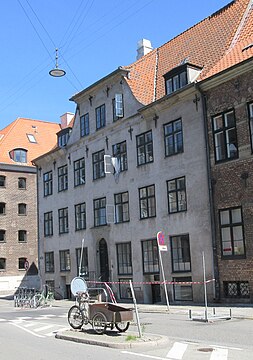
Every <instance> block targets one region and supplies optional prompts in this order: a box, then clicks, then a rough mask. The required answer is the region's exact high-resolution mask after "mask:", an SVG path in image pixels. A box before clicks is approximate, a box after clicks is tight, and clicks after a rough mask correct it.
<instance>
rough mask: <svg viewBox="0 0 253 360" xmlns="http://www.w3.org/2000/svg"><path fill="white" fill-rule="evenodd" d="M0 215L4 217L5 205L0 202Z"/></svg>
mask: <svg viewBox="0 0 253 360" xmlns="http://www.w3.org/2000/svg"><path fill="white" fill-rule="evenodd" d="M0 215H5V203H3V202H0Z"/></svg>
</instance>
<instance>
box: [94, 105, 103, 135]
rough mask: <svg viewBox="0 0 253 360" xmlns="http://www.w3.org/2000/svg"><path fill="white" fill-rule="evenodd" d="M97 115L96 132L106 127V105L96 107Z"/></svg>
mask: <svg viewBox="0 0 253 360" xmlns="http://www.w3.org/2000/svg"><path fill="white" fill-rule="evenodd" d="M95 113H96V130H99V129H102V128H104V127H105V125H106V112H105V104H102V105H100V106H98V107H96V109H95Z"/></svg>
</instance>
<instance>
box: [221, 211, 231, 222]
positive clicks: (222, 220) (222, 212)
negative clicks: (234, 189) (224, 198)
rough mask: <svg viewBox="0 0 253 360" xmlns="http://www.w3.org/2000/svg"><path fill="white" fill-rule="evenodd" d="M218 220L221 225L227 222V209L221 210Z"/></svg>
mask: <svg viewBox="0 0 253 360" xmlns="http://www.w3.org/2000/svg"><path fill="white" fill-rule="evenodd" d="M220 222H221V225H226V224H229V211H228V210H225V211H221V213H220Z"/></svg>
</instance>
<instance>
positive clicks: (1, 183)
mask: <svg viewBox="0 0 253 360" xmlns="http://www.w3.org/2000/svg"><path fill="white" fill-rule="evenodd" d="M1 187H3V188H5V187H6V176H4V175H0V188H1Z"/></svg>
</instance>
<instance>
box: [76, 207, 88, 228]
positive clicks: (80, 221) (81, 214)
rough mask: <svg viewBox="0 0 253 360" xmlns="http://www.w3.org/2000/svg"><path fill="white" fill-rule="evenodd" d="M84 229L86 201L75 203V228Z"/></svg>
mask: <svg viewBox="0 0 253 360" xmlns="http://www.w3.org/2000/svg"><path fill="white" fill-rule="evenodd" d="M84 229H86V203H85V202H83V203H80V204H76V205H75V230H76V231H79V230H84Z"/></svg>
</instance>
